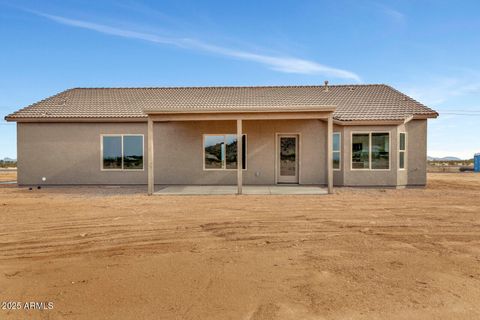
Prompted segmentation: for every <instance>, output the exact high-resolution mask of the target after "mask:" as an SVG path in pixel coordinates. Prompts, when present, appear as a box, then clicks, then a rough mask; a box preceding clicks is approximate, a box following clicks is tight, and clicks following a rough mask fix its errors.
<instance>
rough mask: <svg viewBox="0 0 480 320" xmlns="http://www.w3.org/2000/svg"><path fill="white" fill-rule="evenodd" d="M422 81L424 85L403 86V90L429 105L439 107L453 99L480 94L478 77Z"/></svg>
mask: <svg viewBox="0 0 480 320" xmlns="http://www.w3.org/2000/svg"><path fill="white" fill-rule="evenodd" d="M422 79H423V80H422V84H416V85H415V86H411V85H407V86H403V87H404V88H403V89H404V90H405V92H406V93H407V94H408V95H410V96H412V97H413V98H415V99H417V100H419V101H421V102H423V103H425V104H427V105H438V104H441V103H443V102H445V101H447V100H449V99H451V98H455V97H461V96H464V95H468V94H475V93H480V79H479V78H477V77H472V76H462V75H457V76H453V77H434V78H431V79H428V78H426V77H422Z"/></svg>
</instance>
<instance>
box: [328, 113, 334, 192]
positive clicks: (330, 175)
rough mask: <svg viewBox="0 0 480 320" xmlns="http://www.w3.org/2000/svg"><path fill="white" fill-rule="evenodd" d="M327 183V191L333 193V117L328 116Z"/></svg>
mask: <svg viewBox="0 0 480 320" xmlns="http://www.w3.org/2000/svg"><path fill="white" fill-rule="evenodd" d="M327 183H328V193H330V194H332V193H333V119H332V116H331V115H330V116H329V117H328V125H327Z"/></svg>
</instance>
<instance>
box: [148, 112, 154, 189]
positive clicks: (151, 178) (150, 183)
mask: <svg viewBox="0 0 480 320" xmlns="http://www.w3.org/2000/svg"><path fill="white" fill-rule="evenodd" d="M147 139H148V143H147V149H148V151H147V154H148V195H149V196H150V195H152V194H153V191H154V186H155V181H154V174H153V120H152V119H151V118H150V117H148V128H147Z"/></svg>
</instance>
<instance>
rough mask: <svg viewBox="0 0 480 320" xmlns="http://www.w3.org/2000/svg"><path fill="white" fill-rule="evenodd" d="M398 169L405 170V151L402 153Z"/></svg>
mask: <svg viewBox="0 0 480 320" xmlns="http://www.w3.org/2000/svg"><path fill="white" fill-rule="evenodd" d="M398 167H399V168H400V169H405V152H404V151H401V152H400V157H399V164H398Z"/></svg>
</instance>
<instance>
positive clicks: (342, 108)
mask: <svg viewBox="0 0 480 320" xmlns="http://www.w3.org/2000/svg"><path fill="white" fill-rule="evenodd" d="M332 106H336V109H335V112H334V118H335V119H336V120H340V121H356V120H403V119H406V118H408V117H410V116H412V115H425V116H429V117H436V116H437V115H438V114H437V113H436V112H435V111H433V110H432V109H430V108H428V107H426V106H424V105H423V104H421V103H419V102H417V101H415V100H414V99H412V98H410V97H408V96H407V95H405V94H403V93H401V92H399V91H397V90H395V89H393V88H392V87H390V86H387V85H382V84H379V85H329V86H328V90H327V91H326V90H325V87H324V86H271V87H171V88H169V87H165V88H74V89H69V90H66V91H63V92H60V93H59V94H57V95H54V96H52V97H49V98H47V99H44V100H41V101H39V102H37V103H34V104H32V105H30V106H28V107H26V108H23V109H20V110H19V111H17V112H14V113H12V114H10V115H8V116H7V117H5V119H7V120H10V121H16V120H21V119H26V118H28V119H31V118H34V119H37V118H38V119H45V118H47V119H48V118H145V117H146V114H145V111H149V112H232V111H233V112H244V111H279V110H282V111H285V110H288V111H307V110H308V111H315V110H318V111H322V110H331V108H332Z"/></svg>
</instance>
